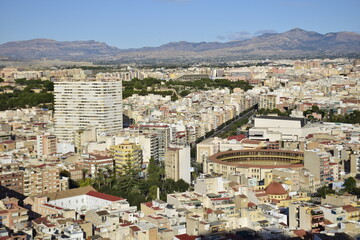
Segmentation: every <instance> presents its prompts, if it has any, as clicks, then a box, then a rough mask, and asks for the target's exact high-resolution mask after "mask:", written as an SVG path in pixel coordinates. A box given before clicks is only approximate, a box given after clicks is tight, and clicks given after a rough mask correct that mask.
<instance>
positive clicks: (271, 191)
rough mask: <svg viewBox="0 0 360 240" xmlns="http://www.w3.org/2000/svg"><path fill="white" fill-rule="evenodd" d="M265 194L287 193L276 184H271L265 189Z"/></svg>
mask: <svg viewBox="0 0 360 240" xmlns="http://www.w3.org/2000/svg"><path fill="white" fill-rule="evenodd" d="M265 192H266V193H267V194H269V195H284V194H287V191H286V190H285V189H284V187H283V186H282V185H281V184H280V183H278V182H274V181H273V182H271V183H270V184H269V185H268V186H267V187H266V188H265Z"/></svg>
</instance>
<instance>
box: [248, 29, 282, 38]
mask: <svg viewBox="0 0 360 240" xmlns="http://www.w3.org/2000/svg"><path fill="white" fill-rule="evenodd" d="M265 33H277V31H275V30H273V29H262V30H259V31H256V32H255V33H254V36H260V35H263V34H265Z"/></svg>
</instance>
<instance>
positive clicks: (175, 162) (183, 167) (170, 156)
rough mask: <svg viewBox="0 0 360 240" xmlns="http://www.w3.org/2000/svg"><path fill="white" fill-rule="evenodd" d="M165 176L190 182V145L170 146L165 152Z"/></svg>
mask: <svg viewBox="0 0 360 240" xmlns="http://www.w3.org/2000/svg"><path fill="white" fill-rule="evenodd" d="M165 176H166V178H171V179H174V180H175V181H178V180H179V179H183V180H184V181H185V182H187V183H190V181H191V178H190V147H182V148H168V149H167V151H166V153H165Z"/></svg>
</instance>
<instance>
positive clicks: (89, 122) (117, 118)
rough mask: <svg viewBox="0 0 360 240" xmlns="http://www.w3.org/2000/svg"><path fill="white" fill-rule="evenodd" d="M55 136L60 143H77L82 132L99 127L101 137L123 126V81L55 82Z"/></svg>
mask: <svg viewBox="0 0 360 240" xmlns="http://www.w3.org/2000/svg"><path fill="white" fill-rule="evenodd" d="M54 92H55V114H54V116H55V133H56V136H57V137H58V140H59V142H70V143H73V142H74V134H75V132H76V131H78V130H80V129H85V128H87V127H95V129H96V132H97V135H108V134H115V133H117V132H118V131H119V130H121V129H122V127H123V117H122V113H123V111H122V82H121V80H120V79H118V78H91V79H89V78H86V79H81V80H77V79H71V80H61V81H60V80H59V81H56V82H55V87H54Z"/></svg>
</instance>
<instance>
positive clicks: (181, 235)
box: [175, 233, 196, 240]
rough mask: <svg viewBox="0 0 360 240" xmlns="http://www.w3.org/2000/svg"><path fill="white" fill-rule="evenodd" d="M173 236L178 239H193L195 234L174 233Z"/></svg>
mask: <svg viewBox="0 0 360 240" xmlns="http://www.w3.org/2000/svg"><path fill="white" fill-rule="evenodd" d="M175 237H176V238H177V239H179V240H195V239H196V236H190V235H187V234H186V233H185V234H180V235H176V236H175Z"/></svg>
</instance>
